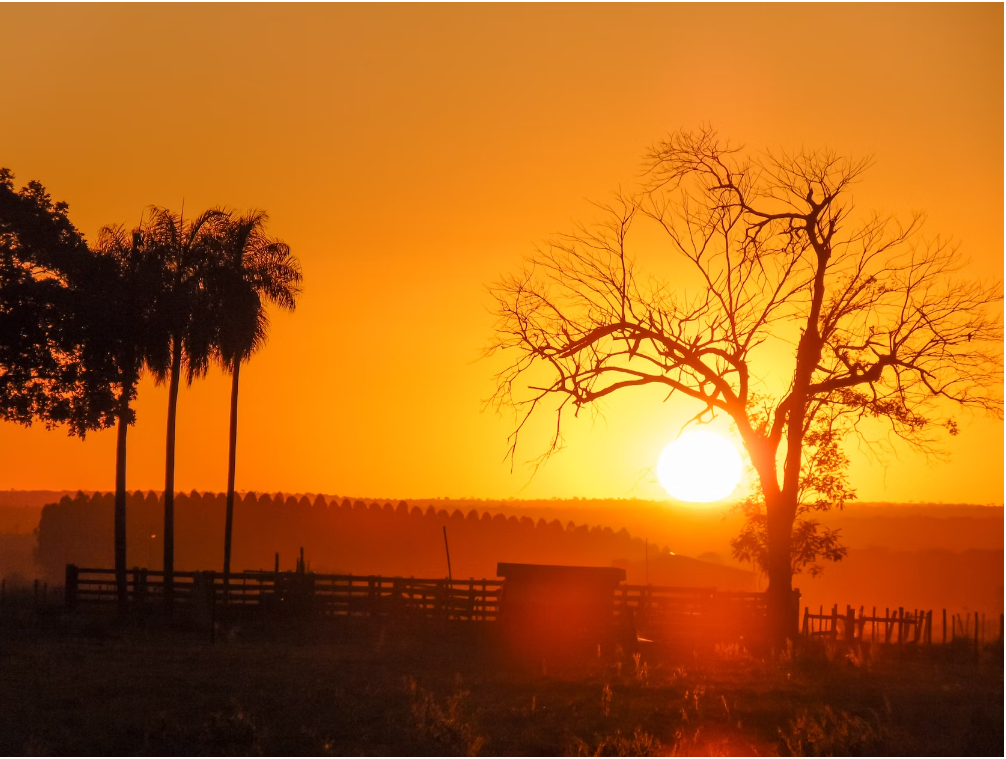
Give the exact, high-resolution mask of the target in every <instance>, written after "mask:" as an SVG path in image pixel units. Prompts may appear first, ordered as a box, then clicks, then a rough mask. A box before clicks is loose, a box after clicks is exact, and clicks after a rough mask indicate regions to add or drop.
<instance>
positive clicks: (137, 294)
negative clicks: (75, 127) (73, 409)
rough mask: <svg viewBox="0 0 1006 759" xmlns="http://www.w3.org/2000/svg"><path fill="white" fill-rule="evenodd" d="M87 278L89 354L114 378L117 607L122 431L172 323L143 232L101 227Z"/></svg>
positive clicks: (158, 362) (122, 596) (121, 581)
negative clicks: (142, 376)
mask: <svg viewBox="0 0 1006 759" xmlns="http://www.w3.org/2000/svg"><path fill="white" fill-rule="evenodd" d="M94 250H95V253H96V255H95V257H94V260H93V264H92V266H91V267H90V271H89V272H88V274H87V276H86V282H87V290H88V295H89V304H90V307H89V309H88V324H89V327H90V330H89V334H88V338H87V346H88V355H90V356H92V357H93V360H94V363H95V364H97V365H99V366H101V367H102V371H103V374H108V375H112V376H114V377H115V378H116V385H117V387H118V396H117V399H116V408H115V416H116V424H117V437H116V448H115V528H114V529H115V576H116V584H117V586H118V594H119V603H120V605H122V606H125V604H126V603H127V601H128V596H127V586H126V433H127V431H128V427H129V425H130V424H133V423H134V421H135V413H134V411H133V409H132V406H131V404H132V401H133V400H134V399H135V398H136V386H137V383H138V382H139V380H140V374H141V372H142V371H143V369H144V367H147V366H149V367H158V366H163V365H164V364H165V363H166V360H167V359H166V357H165V352H166V350H167V346H168V345H169V337H168V336H169V334H170V324H169V323H168V321H167V319H166V318H165V317H166V314H165V310H164V309H162V308H158V305H159V302H158V301H159V298H161V297H162V296H163V293H164V276H163V274H164V269H163V265H162V260H161V257H160V255H159V254H158V252H157V251H156V249H155V248H154V247H153V246H149V247H148V246H147V245H145V241H144V235H143V231H142V229H141V228H138V229H135V230H133V232H132V233H127V232H126V231H125V229H124V228H123V227H122V226H107V227H104V228H103V229H102V230H101V231H100V232H99V234H98V242H97V245H96V246H95V248H94Z"/></svg>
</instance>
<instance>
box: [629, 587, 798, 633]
mask: <svg viewBox="0 0 1006 759" xmlns="http://www.w3.org/2000/svg"><path fill="white" fill-rule="evenodd" d="M799 608H800V591H798V590H794V591H793V615H794V617H796V616H797V615H798V614H799ZM767 611H768V610H767V604H766V596H765V594H764V593H747V592H735V591H719V590H716V589H714V588H680V587H660V586H653V585H620V586H619V587H618V588H616V590H615V617H616V621H619V622H621V621H626V622H628V621H630V620H631V622H632V624H633V626H634V627H635V629H636V630H637V631H638V632H639V635H640V636H642V637H644V638H646V639H653V640H654V641H659V642H665V643H672V644H673V643H679V644H689V645H696V644H700V643H702V642H707V643H710V644H711V643H715V642H721V641H730V640H738V639H740V638H748V639H751V638H755V637H759V636H762V635H764V633H765V618H766V614H767Z"/></svg>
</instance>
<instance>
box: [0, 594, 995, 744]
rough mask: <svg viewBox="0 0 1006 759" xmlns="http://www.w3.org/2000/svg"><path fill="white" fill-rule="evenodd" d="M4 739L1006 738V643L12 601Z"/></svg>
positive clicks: (5, 641)
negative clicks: (349, 620)
mask: <svg viewBox="0 0 1006 759" xmlns="http://www.w3.org/2000/svg"><path fill="white" fill-rule="evenodd" d="M0 672H2V676H0V752H2V753H4V754H36V755H37V754H50V755H51V754H78V755H88V754H91V755H93V754H112V755H116V754H118V755H122V754H128V755H133V754H152V755H157V754H169V755H170V754H208V755H256V754H266V755H270V754H273V755H291V754H292V755H310V754H321V755H342V754H350V755H373V754H406V755H409V754H430V755H440V754H482V755H492V754H507V755H514V754H516V755H520V754H535V755H554V754H568V755H577V754H579V755H637V754H638V755H655V754H663V755H717V754H719V755H724V754H744V755H752V754H753V755H777V754H782V755H856V754H894V755H906V754H907V755H913V754H914V755H1001V753H1002V749H1003V721H1002V713H1003V661H1002V649H1001V647H998V648H996V647H992V648H989V649H987V650H986V651H985V652H983V657H982V659H980V660H979V661H978V662H977V663H975V661H974V659H973V655H972V654H969V653H968V652H967V651H965V650H963V649H961V650H957V651H953V650H951V649H950V648H949V647H943V646H934V647H932V649H930V650H921V651H917V652H914V651H904V652H900V653H898V654H897V655H895V654H894V653H893V652H892V653H888V654H885V655H880V654H879V653H878V652H876V651H874V652H872V653H870V652H859V653H858V654H857V653H856V652H853V653H852V654H851V655H850V654H849V653H848V652H846V651H843V650H839V649H837V648H836V649H834V650H829V649H827V648H826V647H825V646H822V645H817V646H815V647H813V648H808V649H804V650H800V649H797V650H796V651H787V652H784V653H782V654H781V655H776V656H772V657H768V658H762V659H756V658H752V657H749V656H748V655H747V654H746V653H744V652H743V651H742V650H740V649H738V648H736V647H725V648H721V649H719V650H717V651H716V652H715V653H714V654H711V655H709V656H705V657H702V658H697V657H695V656H694V655H687V654H679V655H678V656H668V655H665V656H658V655H657V654H656V653H655V652H643V653H641V655H640V656H639V657H638V658H634V657H632V656H630V655H627V654H622V655H619V652H617V651H616V652H602V656H600V657H598V656H596V655H592V656H589V657H586V658H581V659H579V660H577V661H573V660H566V661H559V660H557V659H554V658H553V659H552V660H550V659H549V658H547V657H546V658H545V659H544V661H542V660H539V659H537V658H535V660H534V661H528V660H523V661H517V660H514V659H513V658H512V657H510V656H508V655H506V654H505V653H504V652H503V650H502V649H501V647H500V646H499V644H498V643H497V642H496V641H493V640H492V639H491V636H486V635H485V634H484V633H482V634H480V633H477V632H475V631H471V630H469V631H467V632H466V631H464V630H462V629H459V628H457V627H455V628H453V629H452V630H446V631H445V630H437V629H432V628H430V629H426V630H422V629H413V630H401V629H397V630H396V629H382V628H380V627H378V626H375V625H369V624H368V625H360V626H356V625H348V624H345V623H342V624H338V625H333V624H331V623H329V624H328V625H327V626H324V627H313V628H310V629H304V628H300V629H289V628H286V629H276V628H273V629H248V628H247V627H246V626H245V627H242V626H240V625H236V624H233V623H231V624H223V625H221V626H220V628H219V634H218V635H217V636H216V640H215V642H211V641H210V639H209V635H208V633H207V631H206V630H205V629H203V630H197V629H194V628H189V629H185V628H182V627H179V628H176V629H170V630H166V629H165V628H164V626H163V625H159V624H154V623H153V622H152V621H148V622H146V623H142V624H138V623H135V622H127V623H118V624H116V623H114V622H112V621H108V620H104V621H93V620H91V621H89V620H87V619H86V618H84V617H75V618H66V617H59V616H55V615H53V616H52V617H50V618H42V619H37V618H35V617H33V616H32V615H28V614H24V615H19V614H15V613H11V612H10V611H9V610H6V612H5V613H0Z"/></svg>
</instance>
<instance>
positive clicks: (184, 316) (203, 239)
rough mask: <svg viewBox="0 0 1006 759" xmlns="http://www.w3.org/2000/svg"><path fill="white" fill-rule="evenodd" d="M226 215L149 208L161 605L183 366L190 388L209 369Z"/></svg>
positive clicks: (171, 533) (171, 536)
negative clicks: (211, 280)
mask: <svg viewBox="0 0 1006 759" xmlns="http://www.w3.org/2000/svg"><path fill="white" fill-rule="evenodd" d="M228 219H229V214H228V213H227V212H226V211H223V210H220V209H210V210H208V211H205V212H203V213H202V214H200V215H199V216H197V217H196V218H195V219H193V220H192V221H189V222H186V221H185V218H184V215H183V214H175V213H172V212H171V211H169V210H167V209H166V208H152V209H151V211H150V215H149V219H148V224H147V229H146V232H147V235H148V236H149V239H150V243H149V244H150V246H151V248H152V249H153V250H155V251H156V253H157V255H158V257H159V259H160V261H161V264H162V266H163V270H164V276H165V280H164V289H163V291H162V293H161V298H160V302H159V308H160V309H161V310H162V312H163V318H164V320H165V322H166V324H167V330H168V331H167V340H168V343H167V345H166V346H165V348H166V350H164V351H163V352H161V353H159V354H158V356H159V358H160V359H161V361H159V362H156V363H152V365H151V369H152V371H153V373H154V376H155V377H156V378H157V381H158V382H163V381H165V380H167V382H168V420H167V443H166V453H165V461H164V600H165V604H166V605H167V608H168V610H169V611H170V610H171V608H172V605H173V603H174V572H175V507H174V503H175V430H176V422H177V417H178V389H179V384H180V379H181V373H182V367H183V363H184V366H185V369H186V380H187V382H188V384H192V380H193V379H194V378H196V377H200V376H203V375H204V374H205V373H206V370H207V368H208V366H209V361H210V356H211V352H212V346H213V334H214V327H213V325H212V324H211V322H210V319H211V318H212V316H211V311H210V308H209V304H208V300H207V293H208V290H207V287H206V279H207V275H208V273H209V271H210V267H211V266H212V265H213V264H214V263H215V258H216V257H217V256H219V252H220V249H221V244H222V242H223V240H224V236H225V233H226V230H227V229H228V227H227V220H228Z"/></svg>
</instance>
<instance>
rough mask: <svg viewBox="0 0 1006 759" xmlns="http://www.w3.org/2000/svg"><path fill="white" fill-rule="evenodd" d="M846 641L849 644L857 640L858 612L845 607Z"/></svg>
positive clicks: (847, 606)
mask: <svg viewBox="0 0 1006 759" xmlns="http://www.w3.org/2000/svg"><path fill="white" fill-rule="evenodd" d="M845 640H846V641H847V642H849V643H851V642H853V641H854V640H856V610H855V609H853V608H852V607H851V606H849V605H848V604H846V605H845Z"/></svg>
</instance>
